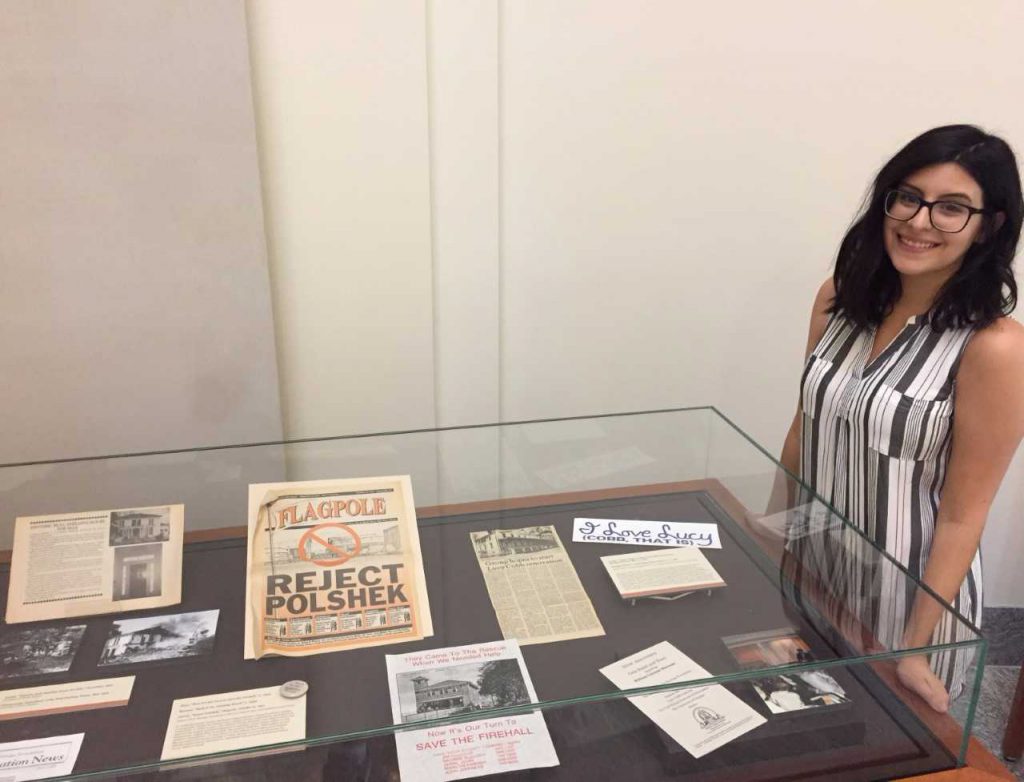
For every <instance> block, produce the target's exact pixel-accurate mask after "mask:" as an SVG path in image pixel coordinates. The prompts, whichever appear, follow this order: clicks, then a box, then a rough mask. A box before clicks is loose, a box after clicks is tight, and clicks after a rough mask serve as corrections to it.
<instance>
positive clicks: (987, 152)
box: [828, 125, 1024, 331]
mask: <svg viewBox="0 0 1024 782" xmlns="http://www.w3.org/2000/svg"><path fill="white" fill-rule="evenodd" d="M938 163H957V164H959V165H960V166H962V167H963V168H964V170H965V171H967V173H968V174H970V175H971V176H972V177H973V178H974V180H975V181H976V182H977V183H978V184H979V185H980V186H981V191H982V194H983V196H984V207H985V209H986V211H988V210H992V213H987V214H985V215H983V216H982V219H983V220H984V221H985V224H984V226H983V227H982V231H983V232H984V233H983V234H982V236H983V237H984V238H983V240H982V241H980V242H975V243H973V244H972V245H971V248H970V249H969V250H968V251H967V254H966V255H965V256H964V259H963V263H962V264H961V265H960V268H959V269H958V270H957V272H956V274H955V275H953V277H952V278H950V279H949V280H948V281H947V282H946V284H945V285H944V286H943V287H942V289H941V290H940V291H939V293H938V295H937V296H936V299H935V302H934V304H933V305H932V308H931V310H930V311H929V313H928V318H929V322H930V324H931V326H932V328H933V329H936V330H940V331H941V330H943V329H947V328H962V327H965V326H974V327H977V328H983V327H985V326H987V325H988V324H990V323H992V322H993V321H994V320H996V319H997V318H998V317H1000V316H1002V315H1008V314H1009V313H1010V312H1012V311H1013V309H1014V307H1016V306H1017V283H1016V282H1015V280H1014V278H1013V256H1014V254H1015V253H1016V251H1017V241H1018V239H1019V237H1020V230H1021V219H1022V216H1024V204H1022V199H1021V186H1020V174H1019V173H1018V171H1017V160H1016V158H1015V157H1014V155H1013V150H1011V149H1010V146H1009V145H1008V144H1007V143H1006V142H1005V141H1003V140H1002V139H1001V138H999V137H998V136H993V135H990V134H988V133H986V132H985V131H983V130H981V129H979V128H976V127H974V126H973V125H946V126H944V127H941V128H933V129H932V130H929V131H927V132H925V133H922V134H921V135H920V136H918V137H917V138H915V139H914V140H912V141H911V142H909V143H908V144H907V145H906V146H905V147H903V149H901V150H900V151H899V152H897V153H896V155H895V156H894V157H893V158H892V160H890V161H889V162H888V163H886V164H885V165H884V166H883V167H882V170H881V171H879V172H878V176H876V177H875V181H874V185H873V186H872V188H871V193H870V194H869V196H868V197H867V199H866V200H865V203H864V207H863V208H862V210H861V213H860V216H859V217H858V218H857V220H856V222H854V224H853V225H852V226H851V227H850V230H849V231H847V233H846V236H845V237H844V238H843V242H842V244H841V245H840V246H839V254H838V256H837V257H836V268H835V273H834V274H833V282H834V283H835V288H836V296H835V298H834V299H833V300H832V304H831V305H830V306H829V309H828V312H829V313H834V312H838V313H840V314H842V315H843V316H844V317H846V318H848V319H849V320H851V321H853V322H854V323H856V324H857V325H859V326H862V327H867V326H877V325H879V324H880V323H881V322H882V321H883V320H884V318H885V316H886V315H888V314H889V313H890V312H892V310H893V306H894V305H895V303H896V301H897V300H898V299H899V297H900V294H901V292H902V288H901V285H900V276H899V273H898V272H897V271H896V269H895V267H894V266H893V264H892V260H891V259H890V258H889V254H888V253H887V252H886V250H885V243H884V239H883V236H882V227H883V224H884V221H885V210H884V205H883V202H884V200H885V193H886V191H887V190H889V189H890V188H894V187H898V186H899V185H900V183H902V182H903V181H904V180H905V179H906V178H907V177H909V176H910V175H911V174H913V173H914V172H915V171H920V170H921V169H922V168H926V167H927V166H932V165H936V164H938ZM994 212H1002V213H1003V215H1004V220H1003V223H1002V225H999V226H998V227H997V225H996V217H995V214H994Z"/></svg>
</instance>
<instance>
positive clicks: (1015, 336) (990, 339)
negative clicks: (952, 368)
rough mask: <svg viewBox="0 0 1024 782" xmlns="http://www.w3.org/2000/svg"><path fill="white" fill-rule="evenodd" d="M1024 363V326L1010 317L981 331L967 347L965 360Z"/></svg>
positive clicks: (995, 322) (998, 320) (996, 321)
mask: <svg viewBox="0 0 1024 782" xmlns="http://www.w3.org/2000/svg"><path fill="white" fill-rule="evenodd" d="M968 357H970V358H974V359H977V360H979V361H982V362H988V361H998V362H1004V361H1009V362H1010V363H1020V362H1024V326H1022V325H1021V324H1020V323H1018V322H1017V321H1016V320H1014V319H1013V318H1011V317H1009V316H1004V317H1002V318H998V319H997V320H995V321H993V322H992V323H990V324H989V325H988V326H986V327H985V328H983V329H980V330H979V331H978V332H977V333H976V334H975V335H974V336H973V337H972V338H971V341H970V343H968V345H967V349H966V350H965V351H964V360H965V361H966V360H967V359H968Z"/></svg>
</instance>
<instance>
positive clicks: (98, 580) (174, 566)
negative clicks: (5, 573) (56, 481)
mask: <svg viewBox="0 0 1024 782" xmlns="http://www.w3.org/2000/svg"><path fill="white" fill-rule="evenodd" d="M184 530H185V506H184V505H161V506H156V507H148V508H121V509H118V510H102V511H89V512H84V513H62V514H57V515H53V516H23V517H21V518H18V519H17V520H16V521H15V524H14V553H13V555H12V558H11V588H10V592H9V594H8V596H7V621H8V622H9V623H11V624H15V623H17V622H38V621H41V620H44V619H63V618H67V617H72V616H92V615H95V614H112V613H122V612H124V611H141V610H143V609H148V608H162V607H164V606H170V605H175V604H177V603H180V602H181V546H182V540H183V538H184Z"/></svg>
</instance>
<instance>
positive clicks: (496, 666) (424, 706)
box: [396, 659, 530, 724]
mask: <svg viewBox="0 0 1024 782" xmlns="http://www.w3.org/2000/svg"><path fill="white" fill-rule="evenodd" d="M396 679H397V683H398V702H399V705H400V706H401V713H402V723H403V724H404V723H408V722H420V721H422V720H433V719H437V718H439V717H447V716H448V715H450V714H466V713H470V712H474V711H479V710H481V709H495V708H501V707H504V706H517V705H519V704H522V703H529V702H530V693H529V691H528V690H527V688H526V680H525V678H524V676H523V671H522V668H521V667H520V665H519V661H518V660H515V659H504V660H491V661H488V662H484V663H468V664H464V665H452V666H447V667H443V668H433V669H429V670H421V671H408V672H406V673H400V674H397V676H396Z"/></svg>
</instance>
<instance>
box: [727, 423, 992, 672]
mask: <svg viewBox="0 0 1024 782" xmlns="http://www.w3.org/2000/svg"><path fill="white" fill-rule="evenodd" d="M709 473H710V474H711V476H712V481H711V483H712V484H713V485H714V486H715V487H716V488H717V495H716V500H717V501H718V502H719V503H720V504H721V506H722V508H723V509H724V510H725V511H726V512H727V513H728V514H729V515H730V516H731V517H732V518H733V519H734V520H736V521H737V522H738V523H739V524H740V525H741V526H742V527H744V529H745V531H746V532H747V533H749V540H750V541H752V542H753V543H754V544H756V546H757V548H758V549H759V554H760V555H761V556H759V557H755V560H760V561H762V562H765V561H767V562H769V563H771V565H770V566H771V567H774V568H777V571H778V579H779V583H780V586H781V588H782V589H783V591H784V592H785V593H787V594H789V595H790V599H791V601H792V603H793V604H794V605H795V606H797V607H798V608H799V609H800V610H801V611H802V612H803V613H804V614H805V615H806V616H807V617H809V618H811V617H817V621H818V622H819V623H820V624H821V625H822V626H832V627H835V628H838V632H839V633H840V634H841V638H840V639H838V640H840V641H841V642H842V643H843V644H844V645H845V646H846V647H847V649H848V650H849V652H848V654H849V655H850V656H857V655H866V654H873V653H877V652H882V651H901V650H908V649H921V650H922V651H928V650H930V649H932V648H933V647H935V651H934V652H933V653H932V654H931V660H932V664H933V667H934V668H935V670H936V672H937V673H938V674H939V675H940V676H941V677H942V678H943V679H944V680H945V681H946V684H947V687H948V688H952V689H953V690H957V691H959V690H960V689H962V687H963V677H964V676H965V674H966V666H967V665H968V664H969V660H968V657H969V655H967V654H964V653H953V652H949V651H945V652H944V651H942V650H941V649H939V648H938V647H940V646H943V645H946V646H948V645H950V644H969V643H971V642H974V641H976V640H977V639H978V637H979V633H978V630H977V627H976V626H975V624H974V622H973V619H974V617H975V616H976V614H977V611H978V610H979V608H980V607H979V606H977V605H975V604H974V603H975V602H976V601H975V599H974V598H975V597H976V594H977V592H976V591H975V590H974V589H973V586H972V585H973V582H972V580H971V579H970V578H968V580H967V581H965V584H964V586H963V587H962V588H961V590H960V594H958V595H957V596H956V597H955V599H954V600H953V604H952V607H950V606H949V605H947V604H946V603H945V602H944V601H943V600H941V599H940V598H939V597H938V596H937V595H935V594H934V593H933V592H932V591H931V590H930V589H928V588H927V587H926V586H923V585H922V583H921V581H920V577H921V575H922V574H923V569H924V568H923V565H924V559H923V557H921V556H919V554H920V551H921V547H922V546H924V545H925V542H924V541H921V540H918V541H917V546H916V549H914V548H913V546H911V545H909V544H906V541H904V544H900V545H899V546H897V548H898V549H899V550H900V551H903V553H904V554H905V556H903V557H902V561H900V560H897V559H896V558H895V557H893V556H890V555H889V554H888V553H886V552H885V551H883V549H882V548H881V547H880V546H879V545H878V544H877V543H876V540H880V541H881V542H882V543H883V544H885V545H887V546H888V545H890V544H891V543H892V538H893V535H892V534H889V533H892V532H893V530H886V528H885V526H884V513H883V511H884V509H882V511H872V512H864V513H861V514H860V516H862V517H863V518H859V519H857V520H856V523H851V522H850V521H848V520H847V519H846V518H844V517H843V516H841V515H840V514H839V513H838V512H837V510H836V508H835V507H834V506H833V505H832V504H829V503H827V502H825V501H824V499H823V498H822V497H820V496H819V495H817V494H816V493H814V492H813V491H812V490H811V489H810V488H809V487H808V486H807V485H805V484H804V483H802V482H801V481H799V480H797V479H796V478H795V477H794V476H793V475H792V474H790V473H789V472H788V471H786V470H785V469H783V468H782V467H781V465H780V464H779V463H778V462H776V461H775V460H774V459H773V458H771V457H770V456H769V455H768V454H767V453H766V452H764V451H763V450H761V449H760V448H759V447H757V446H755V445H754V444H753V442H752V441H751V440H750V439H749V438H748V437H746V436H745V435H744V434H743V433H742V432H740V431H739V430H737V429H736V428H735V427H734V426H733V425H732V424H731V423H730V422H728V421H727V420H725V419H724V418H722V419H719V420H718V421H716V423H715V426H714V427H713V434H712V445H711V458H710V459H709ZM838 496H839V497H840V499H839V500H836V501H842V492H839V494H838ZM912 534H914V533H912V532H909V531H908V532H906V535H907V536H908V537H909V536H910V535H912ZM912 549H913V550H916V551H917V552H918V556H916V557H915V556H911V555H910V554H911V553H912Z"/></svg>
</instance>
